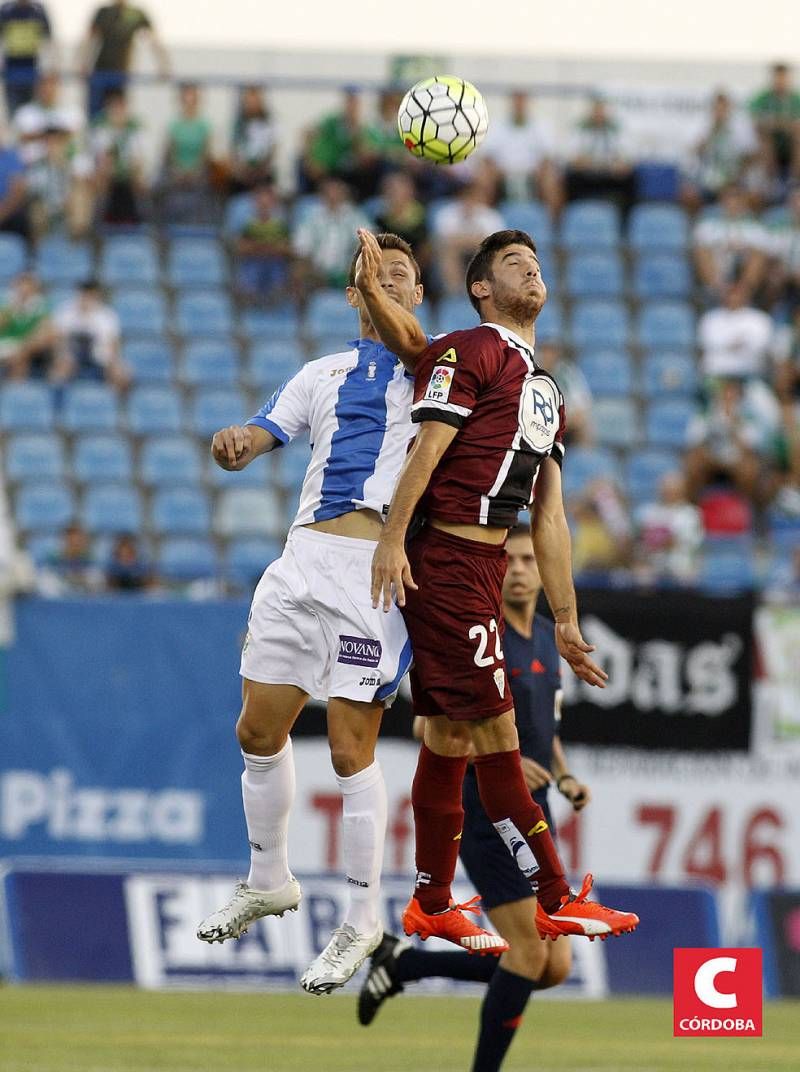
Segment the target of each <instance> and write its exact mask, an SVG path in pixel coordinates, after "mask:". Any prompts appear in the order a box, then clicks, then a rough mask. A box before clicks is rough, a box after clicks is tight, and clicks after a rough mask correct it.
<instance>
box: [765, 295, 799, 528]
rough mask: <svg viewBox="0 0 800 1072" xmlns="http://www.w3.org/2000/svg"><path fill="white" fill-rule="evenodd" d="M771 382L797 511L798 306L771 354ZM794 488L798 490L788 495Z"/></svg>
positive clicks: (788, 483) (789, 487) (788, 482)
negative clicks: (772, 370)
mask: <svg viewBox="0 0 800 1072" xmlns="http://www.w3.org/2000/svg"><path fill="white" fill-rule="evenodd" d="M774 357H775V366H774V374H773V381H772V382H773V385H774V387H775V393H776V395H777V397H778V403H779V405H780V408H781V424H782V447H783V454H784V458H785V468H786V471H787V474H788V479H787V483H786V487H787V488H788V489H789V492H790V495H789V497H790V498H791V499H792V500H794V501H796V503H797V507H798V509H797V513H798V514H800V306H798V307H795V310H794V322H793V325H792V327H791V328H790V329H789V330H788V331H787V332H785V334H784V335H783V337H782V345H781V347H780V349H779V350H777V352H776V353H775V355H774ZM793 488H796V489H797V490H796V491H795V492H794V494H793V495H792V494H791V491H792V489H793Z"/></svg>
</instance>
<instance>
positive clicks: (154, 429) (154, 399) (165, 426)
mask: <svg viewBox="0 0 800 1072" xmlns="http://www.w3.org/2000/svg"><path fill="white" fill-rule="evenodd" d="M127 415H128V427H129V428H130V430H131V432H133V434H134V435H157V434H159V433H162V432H182V431H183V430H184V429H183V406H182V405H181V399H180V395H179V394H178V392H177V391H175V390H174V389H173V388H171V387H134V388H133V390H132V391H131V392H130V395H129V396H128V414H127Z"/></svg>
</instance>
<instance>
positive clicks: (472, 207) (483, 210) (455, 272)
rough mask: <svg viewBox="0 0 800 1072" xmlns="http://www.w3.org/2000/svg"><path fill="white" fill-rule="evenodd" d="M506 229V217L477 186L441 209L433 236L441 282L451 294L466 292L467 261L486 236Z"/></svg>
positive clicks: (467, 188) (469, 185) (466, 187)
mask: <svg viewBox="0 0 800 1072" xmlns="http://www.w3.org/2000/svg"><path fill="white" fill-rule="evenodd" d="M504 227H505V221H504V220H503V217H502V216H501V215H500V213H499V212H498V211H497V209H496V208H492V206H491V205H490V204H489V203H488V201H487V198H486V195H485V193H484V191H483V189H482V187H481V186H480V185H479V184H477V183H474V182H468V183H466V185H464V186H463V187H462V189H461V191H460V193H459V195H458V197H456V198H453V200H452V201H450V202H448V204H446V205H444V206H443V207H442V208H441V209H439V211H438V212H437V213H436V214H435V215H434V217H433V233H434V238H435V240H436V241H435V245H436V249H437V253H438V256H439V268H440V271H441V275H442V282H443V284H444V289H445V291H446V292H447V293H448V294H461V293H462V292H463V290H464V272H465V270H466V265H467V261H468V259H469V258H470V257H471V256H472V254H473V253H474V252H475V249H476V248H477V247H478V246H479V245H480V243H481V242H482V241H483V239H484V238H486V236H487V235H490V234H492V233H493V232H494V231H502V230H503V228H504Z"/></svg>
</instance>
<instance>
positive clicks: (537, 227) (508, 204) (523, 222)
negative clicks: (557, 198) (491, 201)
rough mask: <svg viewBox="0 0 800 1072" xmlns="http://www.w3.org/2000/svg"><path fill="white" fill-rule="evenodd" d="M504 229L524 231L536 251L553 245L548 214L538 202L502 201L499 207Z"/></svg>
mask: <svg viewBox="0 0 800 1072" xmlns="http://www.w3.org/2000/svg"><path fill="white" fill-rule="evenodd" d="M499 208H500V214H501V215H502V217H503V219H504V220H505V221H506V227H510V228H512V229H514V230H517V231H526V232H527V233H528V234H529V235H530V236H531V238H532V239H533V240H534V242H535V243H536V247H537V249H542V248H546V247H547V246H551V245H552V244H553V224H552V221H551V219H550V213H549V212H548V211H547V209H546V207H545V206H544V205H542V204H541V203H540V202H538V201H503V203H502V204H501V205H500V206H499Z"/></svg>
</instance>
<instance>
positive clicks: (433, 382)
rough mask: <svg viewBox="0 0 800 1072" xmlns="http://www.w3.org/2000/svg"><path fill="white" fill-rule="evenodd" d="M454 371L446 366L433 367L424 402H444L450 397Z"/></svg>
mask: <svg viewBox="0 0 800 1072" xmlns="http://www.w3.org/2000/svg"><path fill="white" fill-rule="evenodd" d="M454 371H455V370H454V369H452V368H450V366H448V365H435V366H434V369H433V372H432V373H431V378H430V380H429V381H428V389H427V391H426V392H425V401H426V402H446V401H447V400H448V398H449V397H450V388H451V387H452V386H453V373H454Z"/></svg>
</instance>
